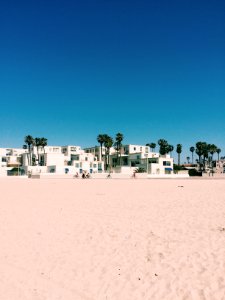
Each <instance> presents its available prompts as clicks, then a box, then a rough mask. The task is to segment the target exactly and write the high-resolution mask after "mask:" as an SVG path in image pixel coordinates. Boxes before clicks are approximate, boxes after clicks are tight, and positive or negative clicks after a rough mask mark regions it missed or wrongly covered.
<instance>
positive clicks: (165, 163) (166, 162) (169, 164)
mask: <svg viewBox="0 0 225 300" xmlns="http://www.w3.org/2000/svg"><path fill="white" fill-rule="evenodd" d="M163 165H164V166H171V162H170V161H163Z"/></svg>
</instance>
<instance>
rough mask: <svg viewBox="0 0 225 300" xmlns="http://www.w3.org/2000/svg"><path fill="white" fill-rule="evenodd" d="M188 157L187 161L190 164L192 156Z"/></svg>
mask: <svg viewBox="0 0 225 300" xmlns="http://www.w3.org/2000/svg"><path fill="white" fill-rule="evenodd" d="M186 159H187V163H188V164H190V157H189V156H187V157H186Z"/></svg>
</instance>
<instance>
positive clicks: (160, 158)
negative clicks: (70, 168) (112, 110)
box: [85, 144, 173, 174]
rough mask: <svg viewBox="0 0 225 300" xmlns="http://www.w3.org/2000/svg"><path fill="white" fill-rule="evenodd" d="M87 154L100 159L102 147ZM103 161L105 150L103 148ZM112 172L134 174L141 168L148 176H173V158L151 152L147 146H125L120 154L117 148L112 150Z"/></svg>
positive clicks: (87, 150) (87, 149)
mask: <svg viewBox="0 0 225 300" xmlns="http://www.w3.org/2000/svg"><path fill="white" fill-rule="evenodd" d="M85 151H86V152H88V153H95V154H96V155H97V156H98V157H99V153H100V152H101V151H100V146H95V147H91V148H86V149H85ZM102 153H103V160H104V157H105V148H104V147H103V151H102ZM110 166H111V167H112V168H111V171H115V172H117V173H120V172H121V173H132V172H134V170H136V169H138V168H141V169H143V171H145V172H147V173H148V174H171V173H173V158H171V157H170V155H169V154H167V155H160V154H159V153H155V152H150V148H149V147H148V146H145V145H131V144H129V145H123V146H122V148H121V151H120V153H117V151H116V150H115V148H113V147H112V148H110Z"/></svg>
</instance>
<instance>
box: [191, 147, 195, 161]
mask: <svg viewBox="0 0 225 300" xmlns="http://www.w3.org/2000/svg"><path fill="white" fill-rule="evenodd" d="M190 151H191V157H192V164H193V163H194V152H195V147H193V146H192V147H190Z"/></svg>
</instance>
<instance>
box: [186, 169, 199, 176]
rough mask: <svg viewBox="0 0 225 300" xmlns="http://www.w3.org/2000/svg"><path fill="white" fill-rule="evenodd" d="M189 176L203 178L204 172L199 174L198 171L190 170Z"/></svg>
mask: <svg viewBox="0 0 225 300" xmlns="http://www.w3.org/2000/svg"><path fill="white" fill-rule="evenodd" d="M188 174H189V176H202V172H199V171H197V170H196V169H190V170H189V171H188Z"/></svg>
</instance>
